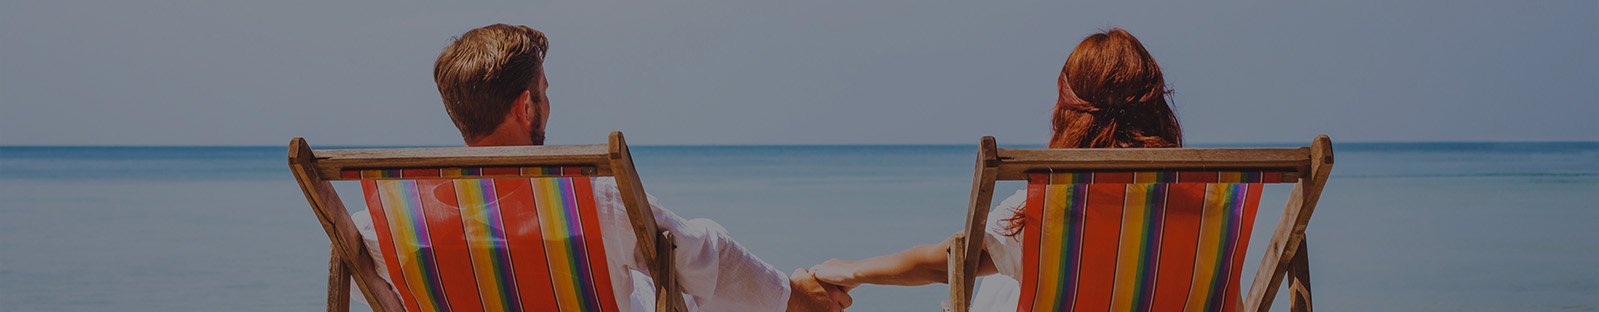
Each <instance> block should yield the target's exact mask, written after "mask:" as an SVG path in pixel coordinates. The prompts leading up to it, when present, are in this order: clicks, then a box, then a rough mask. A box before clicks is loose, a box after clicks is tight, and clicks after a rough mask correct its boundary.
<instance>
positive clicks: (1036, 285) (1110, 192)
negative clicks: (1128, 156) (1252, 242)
mask: <svg viewBox="0 0 1599 312" xmlns="http://www.w3.org/2000/svg"><path fill="white" fill-rule="evenodd" d="M1027 179H1028V184H1027V202H1026V204H1025V205H1024V206H1023V209H1022V211H1023V218H1025V220H1024V221H1023V222H1025V224H1026V225H1027V226H1024V227H1023V229H1022V235H1023V238H1022V240H1023V246H1024V247H1023V248H1024V249H1023V256H1022V257H1023V260H1022V266H1023V268H1022V272H1023V276H1022V277H1021V278H1020V282H1021V285H1022V286H1021V291H1022V294H1021V300H1020V302H1019V304H1018V305H1017V310H1018V311H1236V310H1239V306H1240V305H1241V303H1240V301H1241V300H1240V295H1239V293H1240V291H1241V290H1240V289H1239V275H1240V270H1241V269H1242V265H1243V260H1244V251H1245V249H1246V247H1248V246H1249V233H1250V231H1251V230H1252V227H1253V224H1254V222H1253V221H1254V218H1255V211H1256V209H1257V207H1259V205H1260V193H1261V188H1262V184H1264V183H1282V182H1283V174H1282V173H1281V172H1258V171H1257V172H1236V171H1234V172H1228V171H1222V172H1217V171H1163V172H1103V171H1101V172H1054V173H1029V174H1028V175H1027ZM1040 224H1041V225H1042V226H1033V225H1040Z"/></svg>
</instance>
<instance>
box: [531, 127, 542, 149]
mask: <svg viewBox="0 0 1599 312" xmlns="http://www.w3.org/2000/svg"><path fill="white" fill-rule="evenodd" d="M528 137H531V138H533V145H544V130H538V129H533V130H532V131H528Z"/></svg>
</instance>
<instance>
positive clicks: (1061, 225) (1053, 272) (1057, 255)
mask: <svg viewBox="0 0 1599 312" xmlns="http://www.w3.org/2000/svg"><path fill="white" fill-rule="evenodd" d="M1060 177H1061V176H1060V175H1055V176H1054V177H1051V178H1060ZM1070 187H1071V185H1070V184H1056V183H1051V184H1050V185H1049V186H1046V187H1045V189H1046V191H1045V193H1044V194H1045V195H1046V196H1045V197H1044V214H1043V215H1044V220H1043V223H1044V224H1043V226H1044V227H1043V228H1041V229H1040V230H1041V232H1040V233H1042V234H1043V235H1042V236H1043V237H1042V240H1040V243H1041V244H1043V245H1041V246H1040V247H1039V250H1038V293H1037V295H1035V296H1034V297H1033V298H1034V299H1033V310H1034V311H1055V310H1059V309H1058V308H1057V307H1056V306H1055V301H1056V300H1059V298H1061V297H1062V296H1063V294H1061V293H1060V292H1061V289H1059V288H1058V287H1056V284H1058V283H1060V280H1061V279H1064V278H1066V272H1062V271H1061V270H1060V269H1059V266H1060V264H1061V263H1062V262H1061V254H1062V253H1065V252H1066V250H1065V248H1062V245H1061V240H1062V239H1063V238H1064V234H1065V232H1066V231H1065V227H1066V216H1067V215H1069V214H1071V212H1069V211H1066V201H1067V198H1066V193H1067V191H1068V190H1069V188H1070Z"/></svg>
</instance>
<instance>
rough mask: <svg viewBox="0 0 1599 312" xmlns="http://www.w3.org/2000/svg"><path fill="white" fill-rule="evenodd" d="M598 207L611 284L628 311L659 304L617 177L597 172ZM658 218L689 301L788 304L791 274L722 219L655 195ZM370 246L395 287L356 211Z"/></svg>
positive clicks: (366, 220) (713, 311) (744, 306)
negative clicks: (690, 213)
mask: <svg viewBox="0 0 1599 312" xmlns="http://www.w3.org/2000/svg"><path fill="white" fill-rule="evenodd" d="M593 189H594V199H595V208H596V209H597V210H599V219H600V228H601V231H602V232H601V237H602V238H603V239H604V242H605V243H604V244H605V254H606V264H607V265H609V266H610V270H609V271H610V275H611V285H612V288H613V290H614V293H615V295H616V301H617V303H618V307H619V308H620V309H621V310H622V311H640V312H642V311H653V310H655V287H654V283H653V281H652V280H651V279H650V276H649V275H647V274H645V273H644V271H645V270H646V269H645V268H648V265H646V264H645V263H644V257H643V255H642V254H640V253H638V250H637V248H636V246H637V245H636V243H637V241H638V239H637V238H636V237H635V236H633V225H632V223H630V222H629V221H628V217H627V208H625V206H623V205H622V197H621V193H620V191H618V190H617V187H616V180H615V179H613V178H609V177H605V178H594V187H593ZM649 202H650V209H651V210H654V212H655V222H656V224H657V225H658V226H659V227H660V228H661V229H663V230H669V231H672V235H673V236H674V237H675V238H676V239H677V249H676V250H674V251H673V257H672V258H673V259H672V260H673V261H672V264H673V265H675V266H676V268H677V272H678V279H677V280H678V284H679V285H680V286H682V289H683V293H684V297H685V299H686V300H685V302H686V303H687V304H688V306H689V308H690V309H693V310H695V311H707V312H721V311H783V310H784V309H785V308H787V306H788V296H789V284H788V275H786V274H783V272H782V271H778V270H777V268H774V267H772V265H770V264H767V263H766V262H764V261H761V259H760V258H757V257H755V255H754V254H752V253H750V252H749V250H748V249H745V248H744V246H743V245H739V243H738V242H736V241H734V240H733V237H732V236H731V235H729V234H728V233H727V230H726V229H723V228H722V225H720V224H717V223H716V222H715V221H711V220H708V219H693V220H686V219H683V217H679V216H678V215H677V214H675V213H672V212H671V211H669V210H666V209H665V208H661V206H660V204H659V201H658V200H657V199H656V198H655V196H649ZM351 219H353V220H354V222H355V225H356V228H358V229H359V230H360V231H361V238H362V240H363V241H365V242H366V248H367V251H368V252H369V253H370V254H372V256H373V257H374V258H377V259H376V260H377V261H376V262H377V263H376V264H377V271H378V272H379V273H380V274H379V275H381V276H382V277H383V280H384V281H387V282H388V283H389V287H394V281H392V280H389V276H388V274H387V272H388V270H387V263H385V262H384V260H383V259H382V257H383V253H382V252H381V249H379V248H380V247H378V241H377V238H376V237H377V229H376V228H375V227H374V226H373V224H372V217H371V215H370V214H369V213H368V212H367V211H366V210H364V209H363V210H361V211H358V212H356V213H354V214H352V215H351ZM355 297H356V298H361V296H355Z"/></svg>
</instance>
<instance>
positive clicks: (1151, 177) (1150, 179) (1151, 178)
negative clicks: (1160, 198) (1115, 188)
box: [1133, 171, 1160, 183]
mask: <svg viewBox="0 0 1599 312" xmlns="http://www.w3.org/2000/svg"><path fill="white" fill-rule="evenodd" d="M1157 179H1160V176H1159V175H1157V173H1156V172H1154V171H1140V172H1137V173H1134V174H1133V183H1155V182H1156V181H1155V180H1157Z"/></svg>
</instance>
